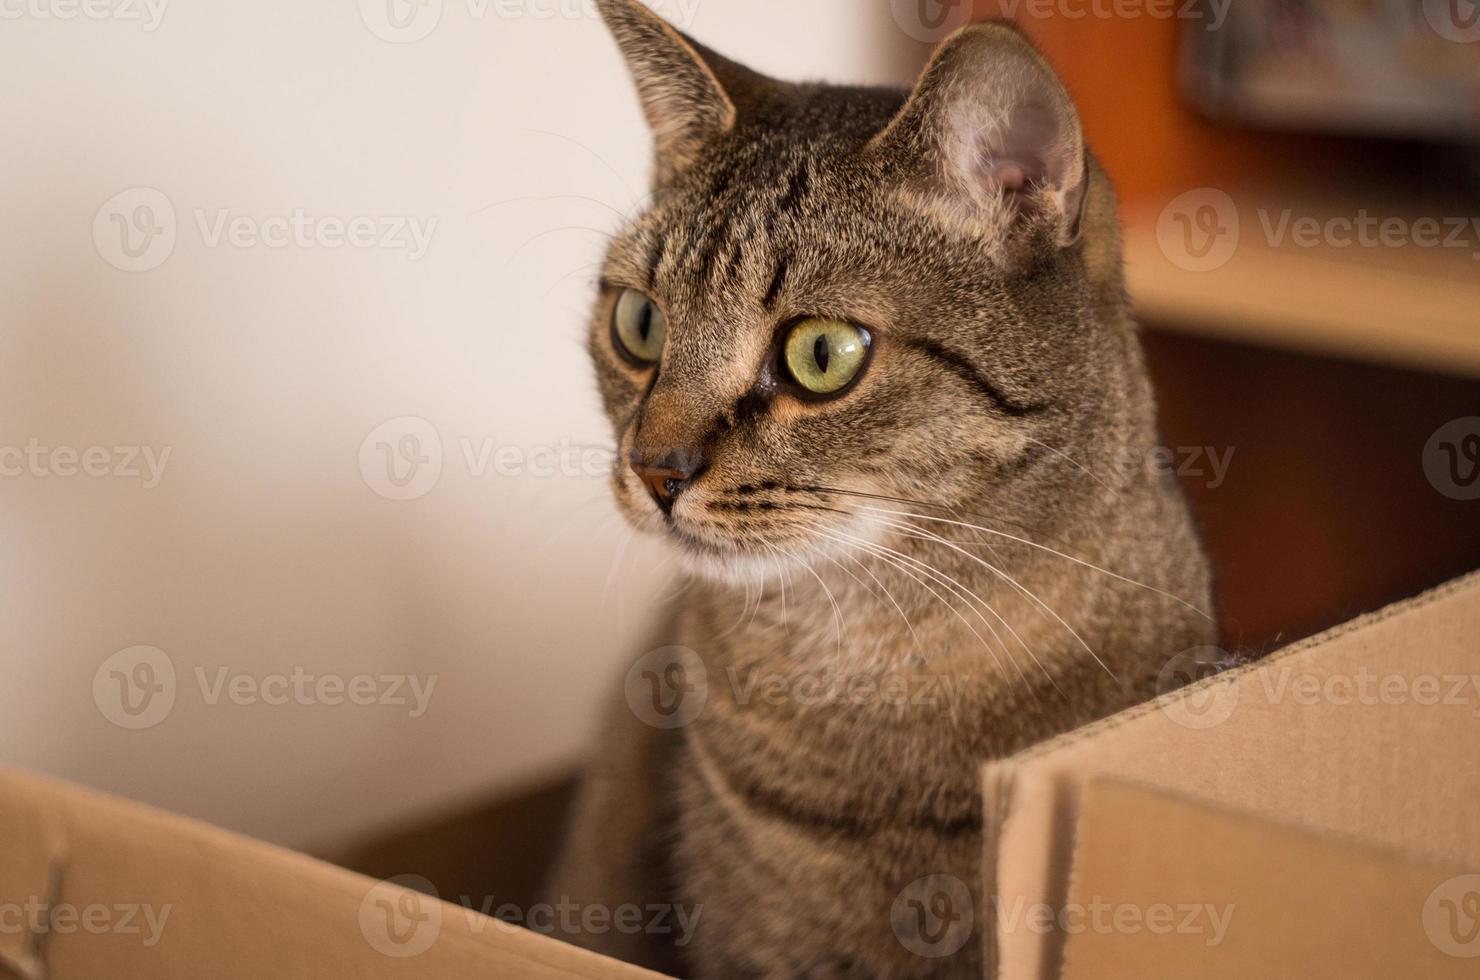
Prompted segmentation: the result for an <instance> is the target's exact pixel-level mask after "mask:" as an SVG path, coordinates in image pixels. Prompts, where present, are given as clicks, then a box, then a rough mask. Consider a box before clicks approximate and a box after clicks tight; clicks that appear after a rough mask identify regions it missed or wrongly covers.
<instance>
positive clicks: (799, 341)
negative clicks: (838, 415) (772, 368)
mask: <svg viewBox="0 0 1480 980" xmlns="http://www.w3.org/2000/svg"><path fill="white" fill-rule="evenodd" d="M869 342H870V338H869V335H868V331H867V330H864V329H863V328H862V327H857V326H854V325H853V324H851V323H845V322H844V321H842V320H803V321H802V322H801V323H798V324H797V325H796V326H795V327H792V329H791V333H790V334H789V335H788V336H787V338H786V348H785V350H784V351H783V355H784V358H785V360H786V369H787V371H789V372H791V376H792V379H793V380H795V381H796V383H797V384H799V385H801V386H802V387H803V388H805V389H807V390H808V391H810V392H812V393H813V394H814V395H831V394H835V393H837V392H839V391H842V390H843V389H844V388H846V387H848V385H850V384H852V382H853V379H854V378H856V377H858V372H859V371H861V370H863V364H864V361H865V360H867V359H868V348H869Z"/></svg>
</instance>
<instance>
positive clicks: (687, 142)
mask: <svg viewBox="0 0 1480 980" xmlns="http://www.w3.org/2000/svg"><path fill="white" fill-rule="evenodd" d="M596 6H597V8H598V9H599V10H600V11H601V16H602V19H603V20H605V21H606V25H607V27H608V28H609V29H610V30H611V33H612V36H613V37H614V38H615V39H616V42H617V47H618V48H620V49H621V51H622V57H623V58H625V59H626V61H627V68H628V70H629V71H630V72H631V73H632V80H633V82H635V83H636V85H637V94H638V97H639V98H640V99H641V101H642V109H643V113H644V114H645V115H646V116H647V121H648V125H649V126H650V127H651V128H652V131H653V138H654V141H655V144H656V145H655V155H656V159H657V175H656V177H657V183H658V184H659V185H660V186H661V185H663V184H665V183H667V182H668V181H669V180H670V179H671V178H672V177H673V176H674V175H675V174H677V173H678V172H680V171H682V170H683V169H684V168H685V167H687V166H688V165H689V164H690V163H691V162H692V161H693V159H694V157H695V156H696V155H697V154H698V153H699V151H700V150H701V149H703V148H704V146H705V145H706V144H708V143H710V142H712V141H714V140H715V139H717V138H719V137H721V136H723V135H724V134H725V133H727V132H729V131H730V130H731V129H733V128H734V126H735V121H736V118H737V117H738V115H739V112H740V111H741V109H742V108H743V106H744V103H745V101H746V99H747V97H749V96H751V95H753V94H754V93H755V92H757V91H758V90H760V89H763V88H764V87H765V86H767V85H769V84H772V83H770V80H769V79H766V78H764V77H763V76H761V75H757V74H756V73H754V72H752V71H750V70H749V69H747V68H744V67H742V66H740V65H737V64H735V63H734V62H731V61H728V60H726V59H724V58H722V57H720V56H719V55H717V54H715V53H713V52H712V51H709V50H708V49H707V48H704V47H703V46H701V45H699V44H697V43H695V42H694V41H691V40H690V39H689V38H687V37H685V36H684V35H683V34H682V33H680V32H679V31H678V29H677V28H675V27H673V26H672V25H671V24H669V23H668V22H667V21H665V20H664V19H663V18H661V17H659V16H658V15H657V14H655V13H653V12H652V11H651V10H649V9H648V8H647V7H646V6H645V5H643V4H642V3H640V2H639V0H596Z"/></svg>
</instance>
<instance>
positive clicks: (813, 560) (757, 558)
mask: <svg viewBox="0 0 1480 980" xmlns="http://www.w3.org/2000/svg"><path fill="white" fill-rule="evenodd" d="M859 533H861V534H866V533H867V532H865V531H862V530H860V532H859ZM664 536H665V537H666V538H667V539H668V541H669V542H670V544H671V546H672V547H673V549H674V550H675V552H676V556H677V558H678V561H679V563H680V564H681V565H683V567H684V569H685V570H686V571H688V572H689V573H690V574H692V575H697V576H699V577H701V578H705V579H708V580H710V581H712V582H716V583H720V584H724V585H731V586H743V587H745V588H753V587H755V586H756V585H757V584H762V583H764V584H767V585H769V584H772V583H776V582H782V581H785V580H786V579H787V578H789V577H790V576H791V575H793V574H794V573H796V572H798V571H800V570H802V569H810V568H813V567H814V565H816V564H819V563H824V562H827V561H829V560H834V559H838V558H841V557H843V556H844V555H846V554H848V553H849V552H851V551H852V548H850V547H847V546H842V545H839V544H828V543H826V542H825V541H822V540H820V539H819V538H817V537H814V536H812V535H810V534H805V533H803V534H798V535H795V536H791V537H790V539H789V540H788V541H787V542H786V543H784V544H771V545H766V544H757V543H755V542H754V540H753V539H747V540H731V539H728V538H724V537H721V536H715V535H712V534H709V533H703V532H697V531H694V530H690V529H688V528H685V527H684V526H683V524H682V522H675V523H670V524H669V525H668V526H667V527H666V528H665V529H664Z"/></svg>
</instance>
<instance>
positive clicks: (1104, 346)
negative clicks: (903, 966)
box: [589, 0, 1134, 575]
mask: <svg viewBox="0 0 1480 980" xmlns="http://www.w3.org/2000/svg"><path fill="white" fill-rule="evenodd" d="M598 6H599V7H600V9H601V12H602V14H603V16H604V17H605V19H606V21H607V23H608V26H609V27H610V28H611V30H612V32H613V34H614V35H615V37H616V39H617V42H618V45H619V47H620V48H621V50H622V53H623V55H624V56H625V58H626V60H627V63H628V66H629V68H630V70H631V72H632V75H633V77H634V79H635V81H636V85H637V90H638V93H639V96H640V98H641V102H642V106H643V109H644V112H645V114H646V116H647V119H648V122H649V123H650V125H651V128H652V130H653V134H654V137H655V157H656V165H655V177H654V190H653V195H652V198H651V200H650V202H648V205H647V207H646V210H645V211H643V213H642V214H641V215H640V216H638V217H636V218H635V219H633V220H632V221H630V222H629V223H628V224H627V225H626V226H625V227H623V228H621V229H620V230H619V231H618V233H617V235H616V238H615V239H614V241H613V244H612V245H611V247H610V251H609V253H608V255H607V257H606V262H605V265H604V268H603V271H602V278H601V288H600V296H599V299H598V301H597V304H596V311H595V316H594V318H593V323H592V327H591V332H590V338H589V343H590V351H591V356H592V358H593V360H594V363H595V365H596V370H597V376H598V379H599V383H600V388H601V393H602V397H603V399H604V403H605V407H606V410H607V413H608V414H609V416H610V418H611V421H612V423H613V426H614V428H615V432H616V438H617V450H618V451H617V462H616V465H615V467H614V472H613V482H614V485H615V492H616V497H617V501H618V505H619V507H620V509H621V510H622V511H623V513H624V514H625V516H626V517H627V518H628V519H629V520H630V521H631V522H632V523H633V524H634V525H635V526H636V527H638V528H639V529H641V530H649V531H653V532H656V533H661V534H665V535H667V536H669V537H671V538H672V539H674V540H675V541H676V542H678V544H679V545H680V547H681V549H682V551H683V552H684V554H685V556H686V557H687V558H688V559H689V563H690V565H691V566H692V567H697V568H699V569H701V570H705V571H707V572H710V573H713V574H720V575H730V574H735V573H737V572H743V571H745V570H746V569H754V568H756V567H764V566H767V565H770V564H772V563H775V562H777V561H784V560H790V559H795V560H804V559H806V558H808V557H809V556H812V555H814V554H818V553H827V552H834V553H835V552H837V551H839V550H848V549H851V548H854V547H857V546H859V545H860V543H861V542H865V541H868V540H871V539H877V538H878V537H880V536H881V534H884V533H886V531H885V530H884V528H885V526H886V525H883V524H881V523H880V522H881V521H888V518H887V517H883V518H880V517H879V516H878V512H879V511H881V510H883V509H894V510H896V511H908V510H914V509H916V507H915V506H913V505H911V504H906V503H904V501H920V502H922V504H921V505H924V504H928V505H930V506H932V507H936V508H944V507H955V508H964V509H967V510H970V509H974V508H977V509H980V508H992V509H993V512H996V513H1008V512H1010V513H1013V514H1024V515H1028V516H1032V515H1033V514H1034V513H1036V512H1037V511H1039V510H1040V509H1042V508H1044V507H1045V506H1046V504H1047V503H1048V502H1049V501H1048V500H1046V499H1045V498H1052V497H1053V496H1054V495H1055V493H1060V494H1061V493H1063V492H1064V489H1063V487H1062V486H1056V483H1061V482H1062V481H1061V478H1062V475H1063V471H1062V469H1061V468H1057V467H1047V468H1040V467H1036V466H1035V465H1034V462H1035V461H1037V460H1042V459H1045V458H1048V459H1052V458H1054V457H1053V456H1051V455H1050V456H1045V453H1044V447H1051V448H1055V451H1056V452H1057V453H1058V457H1060V458H1062V457H1064V456H1065V454H1064V453H1063V452H1062V451H1061V450H1060V449H1058V448H1057V447H1064V446H1067V445H1068V444H1070V443H1074V444H1079V443H1080V442H1082V441H1084V440H1086V439H1096V438H1099V437H1100V436H1101V435H1103V432H1102V430H1104V429H1106V428H1108V427H1113V426H1116V425H1124V424H1125V423H1124V419H1123V418H1121V417H1120V416H1121V415H1123V414H1124V413H1123V412H1122V410H1121V407H1120V406H1118V402H1119V400H1120V399H1121V398H1122V397H1123V393H1120V394H1118V393H1117V391H1116V386H1117V384H1120V386H1121V387H1122V388H1123V387H1125V384H1126V382H1125V377H1126V375H1127V372H1126V370H1124V369H1125V368H1126V367H1127V365H1128V363H1129V362H1130V361H1131V360H1133V359H1134V354H1132V353H1129V352H1128V345H1127V344H1126V343H1125V342H1124V338H1123V337H1121V338H1119V339H1116V337H1114V336H1112V335H1114V334H1116V331H1115V330H1113V329H1107V328H1105V327H1104V326H1103V325H1102V324H1103V321H1104V320H1105V319H1106V318H1107V315H1106V311H1107V310H1112V311H1113V310H1118V308H1119V304H1120V303H1121V298H1120V297H1121V293H1120V286H1119V268H1118V258H1116V255H1117V253H1118V247H1117V245H1116V243H1115V241H1114V231H1113V218H1111V217H1110V213H1111V212H1112V211H1113V203H1112V202H1111V201H1110V193H1109V190H1108V187H1107V186H1106V185H1105V182H1104V180H1103V177H1102V176H1101V175H1100V174H1099V172H1098V170H1097V168H1096V167H1094V165H1093V163H1092V161H1091V160H1090V158H1089V156H1088V154H1087V151H1086V148H1085V145H1084V140H1083V137H1082V134H1081V129H1080V124H1079V121H1078V118H1077V115H1076V113H1075V110H1074V107H1073V105H1072V104H1071V102H1070V100H1069V98H1068V96H1067V94H1066V93H1065V91H1064V88H1063V86H1062V85H1061V84H1060V82H1059V80H1058V79H1057V77H1056V76H1055V74H1054V73H1053V71H1052V70H1051V69H1050V68H1049V67H1048V65H1047V64H1046V62H1045V61H1044V60H1043V59H1042V57H1041V56H1040V55H1039V54H1038V53H1037V52H1036V51H1035V50H1034V49H1033V48H1032V46H1031V45H1030V44H1029V43H1028V42H1027V41H1026V40H1025V39H1024V38H1023V37H1022V36H1021V35H1020V34H1018V33H1017V32H1016V31H1015V30H1013V29H1012V28H1009V27H1007V26H1004V25H1000V24H983V25H977V26H973V27H970V28H966V29H964V30H962V31H961V32H959V33H957V34H956V35H954V36H953V37H951V38H949V39H948V40H946V41H945V42H944V43H943V44H942V45H941V46H940V48H939V49H938V50H937V51H936V53H935V55H934V57H933V58H932V59H931V61H930V63H929V65H928V66H927V68H926V69H925V71H924V73H923V74H922V76H921V78H920V80H919V82H918V84H917V85H916V87H915V89H914V91H913V92H912V93H911V92H904V91H894V90H888V89H864V88H839V87H832V86H826V85H813V84H807V85H793V84H787V83H783V82H778V81H775V80H772V79H769V78H765V77H763V76H760V75H758V74H756V73H754V72H751V71H749V70H748V69H745V68H743V67H741V66H739V65H737V64H735V63H733V62H731V61H728V60H726V59H724V58H722V57H720V56H719V55H716V54H714V53H713V52H711V51H709V50H707V49H705V48H703V47H702V46H700V45H698V44H697V43H695V42H693V41H691V40H689V39H688V38H686V37H685V36H683V35H682V34H680V33H679V32H678V31H676V30H675V29H673V28H672V27H670V26H669V25H668V24H667V23H665V22H664V21H662V20H661V19H660V18H658V17H656V16H655V15H654V14H652V13H651V12H650V11H649V10H647V8H645V7H644V6H642V5H641V4H640V3H638V2H637V0H598ZM1111 318H1112V319H1113V318H1114V317H1111ZM1107 361H1108V366H1107ZM1131 373H1133V372H1131ZM1117 379H1119V382H1117ZM1050 471H1051V472H1052V473H1053V474H1054V475H1052V476H1050V475H1049V473H1050ZM871 495H872V496H871ZM870 508H873V509H870Z"/></svg>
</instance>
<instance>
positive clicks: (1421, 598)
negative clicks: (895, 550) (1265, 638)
mask: <svg viewBox="0 0 1480 980" xmlns="http://www.w3.org/2000/svg"><path fill="white" fill-rule="evenodd" d="M1477 586H1480V572H1476V573H1472V574H1470V575H1466V576H1464V577H1461V578H1459V579H1456V580H1454V581H1452V582H1449V583H1446V584H1444V585H1441V586H1438V587H1437V588H1434V589H1431V590H1429V591H1427V592H1424V593H1422V594H1420V595H1418V596H1415V597H1413V598H1411V599H1406V600H1403V601H1400V602H1396V603H1393V604H1391V605H1389V606H1386V607H1384V608H1382V609H1380V610H1377V611H1376V612H1372V613H1368V614H1366V615H1363V616H1360V617H1358V618H1356V619H1354V620H1352V621H1350V622H1348V623H1345V624H1343V625H1341V626H1337V627H1334V628H1332V629H1329V630H1326V631H1325V632H1323V633H1318V634H1316V635H1315V636H1312V637H1309V638H1307V639H1305V640H1301V641H1299V642H1297V643H1293V644H1291V645H1290V646H1288V647H1286V648H1285V649H1283V650H1279V651H1276V652H1275V653H1273V654H1271V655H1270V656H1268V657H1265V658H1264V659H1262V660H1259V661H1255V662H1253V663H1250V664H1245V665H1242V666H1239V667H1235V668H1233V669H1231V670H1229V671H1226V672H1224V673H1222V674H1218V675H1216V676H1213V677H1207V678H1204V679H1203V680H1201V681H1198V682H1196V683H1193V684H1190V685H1188V686H1187V687H1184V688H1181V689H1179V690H1176V691H1173V692H1171V693H1169V694H1165V695H1162V696H1160V697H1157V698H1153V699H1152V700H1150V701H1147V702H1145V703H1143V704H1140V705H1136V706H1134V707H1131V708H1127V709H1126V710H1125V711H1122V712H1119V713H1118V714H1115V715H1111V716H1110V717H1108V718H1105V719H1102V720H1100V721H1097V722H1093V723H1091V724H1089V725H1085V726H1083V727H1081V728H1078V729H1075V730H1074V731H1071V732H1066V733H1064V734H1063V735H1060V736H1057V737H1056V738H1052V739H1049V740H1048V741H1045V742H1042V743H1040V744H1038V745H1036V746H1033V747H1031V748H1029V749H1025V750H1024V751H1022V752H1020V753H1018V754H1016V755H1014V756H1011V757H1009V758H1007V759H1001V760H997V761H994V762H990V763H988V764H987V765H986V766H984V767H983V770H982V792H983V806H982V814H983V817H982V850H983V854H982V873H983V876H984V885H983V890H984V892H985V894H988V895H992V896H996V897H997V898H998V900H1001V899H1002V896H1001V889H1000V883H1001V880H1000V871H1001V861H1000V852H1001V849H1002V840H1003V835H1004V832H1005V830H1006V828H1007V826H1008V825H1009V823H1010V822H1011V821H1012V820H1014V819H1033V820H1042V821H1047V822H1051V823H1052V824H1053V825H1054V826H1055V827H1057V828H1059V830H1060V832H1058V833H1054V834H1052V835H1051V841H1050V848H1051V853H1047V854H1044V855H1041V858H1042V860H1043V862H1044V865H1045V867H1047V869H1048V887H1049V889H1050V892H1051V893H1050V894H1049V895H1047V896H1045V898H1046V900H1047V901H1049V902H1050V903H1052V902H1062V901H1063V900H1064V898H1065V896H1066V895H1067V892H1068V887H1069V883H1068V870H1069V865H1070V861H1071V855H1072V850H1073V846H1074V830H1073V828H1074V826H1075V824H1076V822H1077V814H1078V801H1077V799H1076V794H1077V790H1078V787H1077V785H1074V784H1073V783H1072V782H1069V781H1062V780H1061V781H1059V783H1058V784H1057V785H1055V786H1054V787H1052V789H1051V791H1050V798H1049V799H1047V800H1043V799H1025V798H1024V795H1023V793H1022V787H1021V786H1020V784H1019V781H1018V773H1019V771H1020V770H1021V769H1022V767H1023V766H1025V765H1027V764H1029V763H1031V762H1033V761H1034V760H1036V759H1039V758H1041V757H1043V756H1045V755H1048V754H1051V753H1053V752H1056V751H1059V750H1061V749H1063V748H1065V747H1066V746H1073V745H1075V744H1077V743H1081V742H1085V741H1088V740H1090V739H1093V738H1095V737H1096V736H1097V735H1100V734H1102V733H1104V732H1107V731H1111V730H1114V729H1116V728H1119V727H1120V726H1122V725H1126V724H1128V723H1130V722H1133V721H1135V720H1136V719H1138V718H1141V717H1143V716H1145V715H1147V714H1150V713H1152V712H1155V711H1160V710H1163V709H1164V707H1165V706H1166V705H1168V704H1171V703H1174V702H1177V701H1179V700H1186V699H1189V698H1191V697H1194V696H1196V695H1198V694H1200V693H1201V692H1203V691H1205V690H1207V689H1210V688H1212V687H1214V686H1216V685H1221V684H1230V683H1233V682H1234V681H1236V680H1237V679H1239V678H1241V677H1243V676H1245V675H1247V674H1251V673H1253V672H1256V671H1259V670H1264V669H1267V668H1269V667H1270V666H1273V665H1276V664H1281V663H1285V662H1287V661H1290V660H1294V659H1296V658H1299V657H1301V656H1302V655H1305V654H1307V653H1309V652H1310V651H1312V650H1316V649H1319V648H1321V647H1324V646H1325V645H1327V644H1329V643H1331V642H1332V641H1333V640H1336V639H1338V638H1340V637H1343V636H1346V635H1349V634H1352V633H1356V632H1360V631H1362V630H1366V629H1370V628H1371V627H1373V626H1376V625H1378V624H1380V623H1384V622H1387V621H1389V620H1392V619H1395V618H1397V617H1400V616H1403V615H1406V614H1409V613H1413V612H1416V611H1418V610H1421V609H1424V608H1425V607H1428V606H1431V605H1434V604H1436V603H1439V602H1442V601H1444V600H1446V599H1449V598H1451V597H1453V596H1456V595H1458V594H1460V593H1463V592H1466V591H1469V590H1473V589H1475V588H1476V587H1477ZM1026 810H1032V811H1034V812H1033V813H1032V814H1031V815H1030V814H1027V813H1025V812H1024V811H1026ZM1035 898H1036V896H1035ZM983 949H984V954H985V955H984V971H983V975H984V977H985V978H986V980H1006V978H1005V977H1004V975H1003V972H1002V962H1001V959H1002V956H1001V954H1002V942H1001V936H1000V935H999V934H998V930H997V923H996V919H995V916H994V917H993V918H992V920H991V921H990V922H987V923H985V924H984V928H983ZM1062 952H1063V950H1062V947H1061V946H1058V945H1052V946H1049V947H1048V948H1047V949H1046V950H1045V953H1046V957H1047V959H1046V962H1045V964H1044V965H1045V972H1046V975H1048V976H1056V975H1057V973H1058V970H1059V967H1060V966H1061V956H1062Z"/></svg>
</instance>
